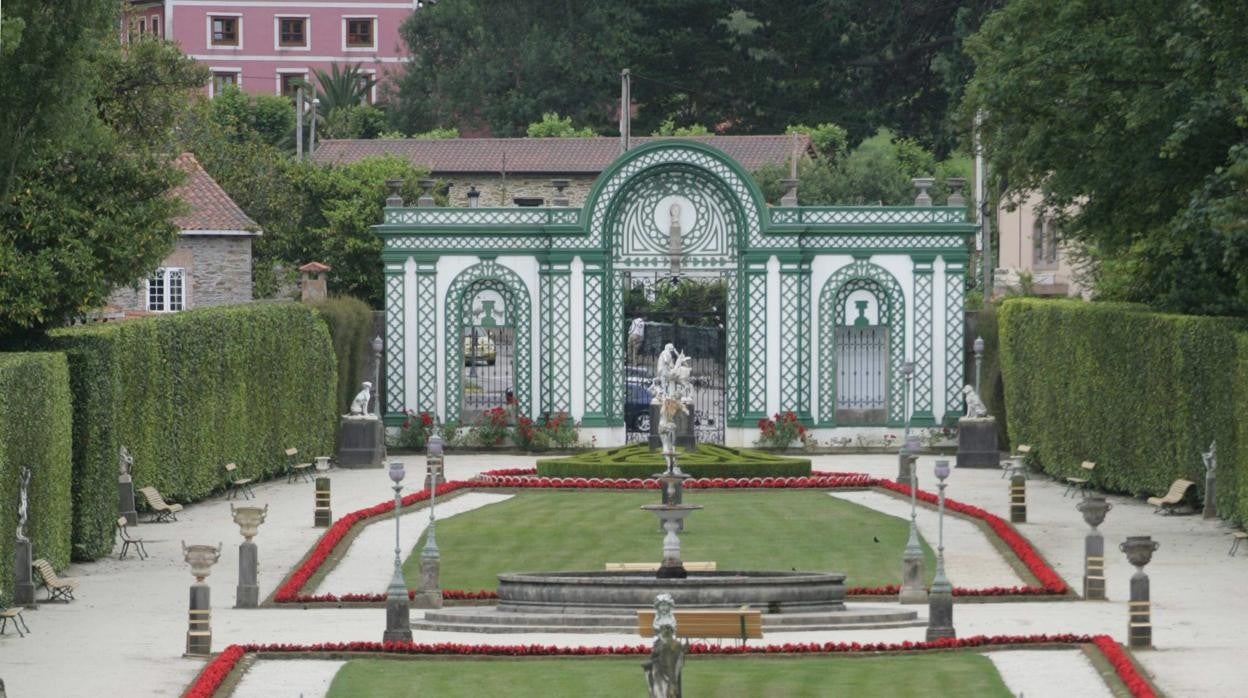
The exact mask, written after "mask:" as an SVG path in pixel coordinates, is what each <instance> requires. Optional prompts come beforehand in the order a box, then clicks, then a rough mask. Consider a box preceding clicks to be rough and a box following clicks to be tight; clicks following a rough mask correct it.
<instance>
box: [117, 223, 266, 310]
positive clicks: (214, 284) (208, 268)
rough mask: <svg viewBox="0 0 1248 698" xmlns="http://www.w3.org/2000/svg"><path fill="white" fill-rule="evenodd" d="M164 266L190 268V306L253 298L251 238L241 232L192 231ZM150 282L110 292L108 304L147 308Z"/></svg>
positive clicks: (236, 301) (188, 292)
mask: <svg viewBox="0 0 1248 698" xmlns="http://www.w3.org/2000/svg"><path fill="white" fill-rule="evenodd" d="M161 266H162V267H181V268H182V269H185V270H186V289H185V293H186V300H185V303H186V308H187V309H190V308H203V307H207V306H210V305H227V304H230V303H246V302H248V301H250V300H251V238H250V237H249V236H244V235H237V236H226V235H191V236H182V237H180V238H178V242H177V244H176V246H175V247H174V250H173V252H171V253H169V256H168V257H165V259H164V261H163V262H161ZM146 293H147V283H146V280H145V279H139V280H138V282H137V283H136V285H135V287H133V288H122V289H118V290H117V291H114V292H113V294H112V295H111V296H109V299H108V304H109V305H114V306H117V307H119V308H121V309H123V310H146V309H147V304H146V302H145V301H146V298H145V294H146Z"/></svg>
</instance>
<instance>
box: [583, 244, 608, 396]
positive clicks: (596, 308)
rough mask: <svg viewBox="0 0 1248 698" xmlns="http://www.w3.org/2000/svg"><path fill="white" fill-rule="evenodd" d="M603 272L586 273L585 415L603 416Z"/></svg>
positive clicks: (588, 271)
mask: <svg viewBox="0 0 1248 698" xmlns="http://www.w3.org/2000/svg"><path fill="white" fill-rule="evenodd" d="M602 310H603V309H602V271H601V270H590V269H586V270H585V317H584V323H585V324H584V329H585V413H586V414H587V415H601V414H603V412H604V410H603V404H602V403H603V399H602V398H603V393H602V386H603V380H602V379H603V375H602V367H603V356H602V350H603V346H602V314H603V312H602Z"/></svg>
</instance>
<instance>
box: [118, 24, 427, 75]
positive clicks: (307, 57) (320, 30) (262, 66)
mask: <svg viewBox="0 0 1248 698" xmlns="http://www.w3.org/2000/svg"><path fill="white" fill-rule="evenodd" d="M423 4H424V3H423V2H417V1H413V0H407V1H405V2H404V1H402V0H391V1H389V2H385V1H382V2H377V1H375V0H334V1H333V2H325V1H322V2H291V1H289V0H273V1H272V2H265V1H264V0H250V1H248V0H235V1H230V0H131V3H130V9H129V12H128V16H127V19H126V23H127V25H128V26H127V27H126V29H128V34H129V36H131V37H134V36H136V34H145V33H152V34H157V35H159V36H163V37H165V38H166V39H171V40H173V41H176V42H178V43H179V44H180V45H181V46H182V50H183V51H184V52H185V53H186V54H187V55H188V56H190V57H192V58H194V59H195V60H197V61H200V62H201V63H203V64H204V65H206V66H208V68H209V69H210V70H211V71H212V79H211V81H210V84H208V85H207V86H206V88H207V90H208V94H209V95H210V96H211V95H212V94H214V93H216V92H218V91H220V90H222V89H224V88H225V87H226V86H228V85H237V86H238V87H239V88H240V89H242V90H244V91H246V92H252V93H262V94H284V93H288V92H291V91H292V88H291V85H292V81H294V80H296V79H308V80H311V79H313V74H312V71H313V70H314V69H318V68H319V69H321V70H329V67H330V66H331V65H332V64H334V63H338V64H340V65H342V66H344V67H345V66H347V65H351V64H357V65H359V66H360V69H361V70H363V71H364V72H366V73H371V74H373V75H375V76H376V77H377V78H378V80H384V79H385V77H386V75H387V74H388V73H391V72H394V71H397V70H398V69H399V68H400V67H401V64H402V63H403V62H404V61H405V60H406V51H405V49H404V46H403V41H402V39H400V38H399V26H400V25H401V24H402V23H403V21H404V20H406V19H407V17H408V16H409V15H410V14H411V13H412V12H413V11H414V10H415V9H417V8H418V7H419V6H421V5H423ZM376 98H377V95H376V88H374V89H373V95H372V99H374V100H376Z"/></svg>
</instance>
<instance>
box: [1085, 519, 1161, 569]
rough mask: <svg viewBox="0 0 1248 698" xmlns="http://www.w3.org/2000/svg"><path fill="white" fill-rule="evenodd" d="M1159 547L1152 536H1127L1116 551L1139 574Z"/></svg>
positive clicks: (1159, 544)
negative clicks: (1124, 556) (1124, 554)
mask: <svg viewBox="0 0 1248 698" xmlns="http://www.w3.org/2000/svg"><path fill="white" fill-rule="evenodd" d="M1085 516H1086V514H1085ZM1159 547H1161V543H1158V542H1157V541H1155V540H1153V538H1152V536H1127V539H1126V540H1125V541H1123V542H1122V543H1119V544H1118V549H1119V550H1121V551H1122V552H1124V553H1126V554H1127V562H1130V563H1131V564H1132V565H1135V568H1136V569H1137V570H1139V571H1140V572H1143V571H1144V565H1147V564H1148V563H1149V561H1150V560H1152V559H1153V553H1154V552H1156V550H1157V548H1159Z"/></svg>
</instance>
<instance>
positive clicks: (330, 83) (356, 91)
mask: <svg viewBox="0 0 1248 698" xmlns="http://www.w3.org/2000/svg"><path fill="white" fill-rule="evenodd" d="M313 73H314V74H315V75H316V86H315V90H316V98H317V99H319V100H320V102H321V105H320V108H321V113H322V114H332V113H333V111H334V110H335V109H340V108H342V107H354V106H356V105H357V104H361V103H367V102H368V94H369V92H370V91H371V90H372V89H373V86H374V85H376V84H377V78H376V77H374V76H373V75H372V74H371V73H365V72H364V71H363V70H361V69H360V66H358V65H349V66H346V67H345V68H344V67H342V66H341V65H339V64H337V63H334V64H332V65H330V66H329V71H328V72H327V71H324V70H321V69H320V68H316V69H315V70H313Z"/></svg>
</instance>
